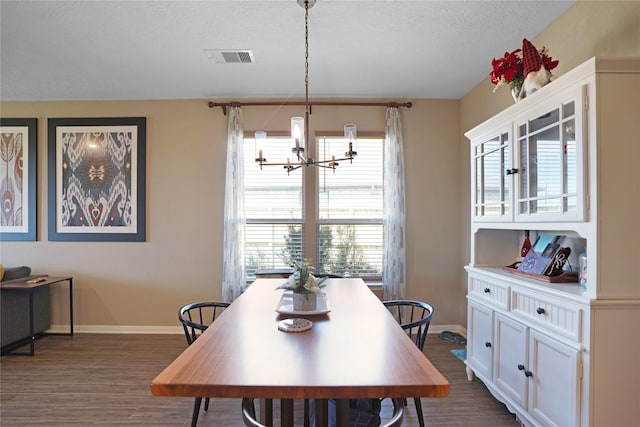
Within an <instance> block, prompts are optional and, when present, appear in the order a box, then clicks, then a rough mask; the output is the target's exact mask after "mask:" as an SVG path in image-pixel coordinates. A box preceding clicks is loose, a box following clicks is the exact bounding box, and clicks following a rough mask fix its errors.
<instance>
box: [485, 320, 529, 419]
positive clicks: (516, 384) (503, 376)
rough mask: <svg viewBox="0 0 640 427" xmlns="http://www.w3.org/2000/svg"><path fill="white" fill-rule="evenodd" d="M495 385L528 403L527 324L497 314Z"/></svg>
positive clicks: (518, 401) (512, 398)
mask: <svg viewBox="0 0 640 427" xmlns="http://www.w3.org/2000/svg"><path fill="white" fill-rule="evenodd" d="M495 334H496V344H495V345H496V356H495V358H496V369H495V372H496V375H495V379H494V381H495V384H496V387H497V388H498V389H499V390H500V391H501V392H502V393H504V395H505V397H506V398H507V399H509V400H510V401H511V402H513V403H515V404H516V405H518V406H520V407H523V408H526V406H527V381H526V379H527V377H526V376H525V375H531V373H530V371H528V370H527V364H526V357H527V327H526V326H525V325H523V324H522V323H520V322H516V321H514V320H511V319H509V318H508V317H506V316H504V315H502V314H499V313H498V314H496V324H495Z"/></svg>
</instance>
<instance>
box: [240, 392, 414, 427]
mask: <svg viewBox="0 0 640 427" xmlns="http://www.w3.org/2000/svg"><path fill="white" fill-rule="evenodd" d="M392 401H393V414H392V415H391V419H390V420H389V421H387V422H386V423H385V424H381V425H380V427H398V426H401V425H402V419H403V417H404V404H403V402H402V400H401V399H392ZM242 421H243V422H244V425H245V426H246V427H267V426H265V425H264V424H261V423H260V422H259V421H258V420H257V419H256V410H255V406H254V403H253V399H252V398H248V397H245V398H244V399H242Z"/></svg>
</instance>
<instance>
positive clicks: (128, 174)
mask: <svg viewBox="0 0 640 427" xmlns="http://www.w3.org/2000/svg"><path fill="white" fill-rule="evenodd" d="M146 123H147V119H146V117H120V118H115V117H108V118H75V119H49V123H48V138H49V152H48V163H49V164H48V166H49V189H48V196H49V240H71V241H129V242H143V241H145V238H146V234H145V172H146V171H145V167H146V166H145V158H146Z"/></svg>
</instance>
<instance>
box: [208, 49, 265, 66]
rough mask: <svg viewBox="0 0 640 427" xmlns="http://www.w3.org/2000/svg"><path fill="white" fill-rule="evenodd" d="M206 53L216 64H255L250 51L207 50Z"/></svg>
mask: <svg viewBox="0 0 640 427" xmlns="http://www.w3.org/2000/svg"><path fill="white" fill-rule="evenodd" d="M204 53H205V54H206V55H207V57H208V58H209V59H211V60H213V61H214V62H215V63H216V64H253V52H252V51H250V50H230V49H205V50H204Z"/></svg>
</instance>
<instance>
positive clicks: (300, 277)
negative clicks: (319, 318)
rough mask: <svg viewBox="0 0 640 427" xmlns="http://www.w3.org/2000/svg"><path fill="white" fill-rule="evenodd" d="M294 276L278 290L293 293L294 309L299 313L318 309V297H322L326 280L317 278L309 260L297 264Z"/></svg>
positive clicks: (294, 265)
mask: <svg viewBox="0 0 640 427" xmlns="http://www.w3.org/2000/svg"><path fill="white" fill-rule="evenodd" d="M292 267H293V274H292V275H291V276H289V278H288V279H287V281H286V282H285V283H283V284H282V285H280V286H278V287H277V288H276V289H285V290H288V291H292V292H293V309H294V310H297V311H312V310H315V309H316V304H317V297H318V295H322V294H323V292H322V290H321V289H322V288H323V287H324V285H323V284H322V282H323V281H324V280H325V279H324V278H318V277H315V276H314V275H313V274H312V271H313V270H314V269H315V267H314V266H312V265H311V263H310V262H309V260H308V259H304V260H302V262H297V261H296V262H295V263H294V264H293V265H292Z"/></svg>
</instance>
